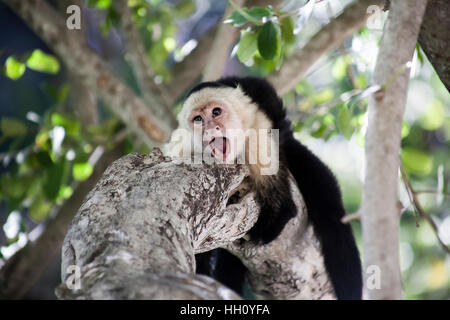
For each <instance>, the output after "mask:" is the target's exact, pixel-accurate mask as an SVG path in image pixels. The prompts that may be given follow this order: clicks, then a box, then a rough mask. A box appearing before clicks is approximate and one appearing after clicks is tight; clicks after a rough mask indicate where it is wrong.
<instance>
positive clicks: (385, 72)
mask: <svg viewBox="0 0 450 320" xmlns="http://www.w3.org/2000/svg"><path fill="white" fill-rule="evenodd" d="M425 6H426V0H414V1H403V0H395V1H391V7H390V11H389V16H388V20H387V21H386V24H385V27H384V32H383V37H382V40H381V45H380V52H379V54H378V58H377V64H376V67H375V74H374V79H373V82H374V83H375V84H378V85H380V86H382V88H381V89H380V90H379V91H378V92H376V93H375V94H374V95H372V96H371V97H370V99H369V107H368V119H369V123H368V129H367V137H366V176H365V182H364V200H363V215H362V231H363V232H362V234H363V242H364V261H365V266H366V272H369V273H370V278H367V280H368V281H366V286H365V289H367V292H366V293H367V297H368V298H369V299H401V298H402V287H401V274H400V267H399V245H398V243H399V240H398V230H399V221H400V219H399V215H400V214H399V209H398V206H397V203H398V169H399V153H400V142H401V126H402V119H403V112H404V109H405V103H406V93H407V89H408V80H409V70H410V69H409V67H408V66H407V63H408V62H409V61H411V60H412V57H413V54H414V49H415V47H416V43H417V36H418V33H419V29H420V24H421V21H422V17H423V13H424V10H425ZM406 70H407V71H408V72H405V71H406ZM378 276H379V280H380V282H379V284H380V285H377V282H378V281H376V280H374V279H375V278H377V277H378ZM374 277H375V278H374Z"/></svg>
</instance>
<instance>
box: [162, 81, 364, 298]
mask: <svg viewBox="0 0 450 320" xmlns="http://www.w3.org/2000/svg"><path fill="white" fill-rule="evenodd" d="M178 122H179V128H178V129H177V130H175V131H174V133H173V134H172V139H171V141H170V142H169V143H168V144H166V145H165V146H164V147H163V152H164V153H165V155H167V156H172V157H185V158H186V157H188V158H191V156H192V155H193V154H195V153H197V152H199V150H200V153H202V155H203V156H204V159H206V158H208V157H209V159H210V160H211V159H213V160H216V161H218V162H226V163H230V162H233V161H235V162H238V163H242V162H240V161H243V162H245V164H247V165H248V166H249V169H250V185H251V188H252V189H253V191H255V194H256V200H257V201H258V203H259V205H260V208H261V209H260V214H259V218H258V220H257V222H256V224H255V225H254V226H253V227H252V228H251V229H250V231H249V232H248V235H249V237H250V241H253V242H255V243H260V244H267V243H269V242H271V241H272V240H274V239H275V238H276V237H277V236H278V235H279V234H280V232H281V231H282V230H283V228H284V226H285V225H286V223H287V222H288V221H289V220H290V219H291V218H292V217H294V216H295V215H296V214H297V208H296V205H295V203H294V201H293V199H292V196H291V192H290V187H289V173H291V174H292V176H293V177H294V179H295V181H296V183H297V185H298V187H299V189H300V192H301V194H302V196H303V199H304V202H305V204H306V208H307V213H308V221H309V223H311V224H312V226H313V229H314V232H315V234H316V236H317V237H318V239H319V241H320V244H321V250H322V254H323V258H324V262H325V266H326V270H327V272H328V274H329V277H330V279H331V282H332V284H333V288H334V291H335V294H336V297H337V298H338V299H361V295H362V273H361V261H360V258H359V253H358V249H357V247H356V244H355V240H354V237H353V233H352V230H351V227H350V225H348V224H343V223H342V222H341V218H342V217H343V216H344V214H345V210H344V207H343V204H342V198H341V192H340V189H339V185H338V183H337V181H336V178H335V177H334V175H333V173H332V172H331V171H330V169H329V168H328V167H327V166H326V165H325V164H324V163H323V162H322V161H320V160H319V159H318V158H317V157H316V156H315V155H314V154H313V153H312V152H311V151H310V150H308V149H307V148H306V147H305V146H304V145H302V144H301V143H300V142H299V141H297V140H296V139H295V138H294V136H293V132H292V130H291V123H290V121H289V120H288V119H287V118H286V111H285V110H284V108H283V104H282V101H281V99H280V98H279V97H278V95H277V93H276V92H275V90H274V88H273V87H272V86H271V85H270V84H269V83H268V82H267V81H266V80H264V79H261V78H256V77H245V78H238V77H227V78H222V79H219V80H217V81H213V82H203V83H200V84H198V85H197V86H195V87H194V88H193V89H192V90H191V91H190V92H189V93H188V95H187V97H186V99H185V101H184V103H183V106H182V109H181V111H180V113H179V114H178ZM186 133H189V134H186ZM192 140H193V141H192ZM192 146H194V147H193V148H192ZM199 147H200V148H199ZM196 148H197V150H196ZM262 150H264V152H262ZM261 154H263V155H261ZM264 154H267V155H268V156H269V159H270V161H266V160H267V159H264ZM196 261H197V272H198V273H202V274H206V275H209V276H212V277H214V278H216V279H217V280H218V281H220V282H222V283H224V284H225V285H227V286H229V287H230V288H232V289H234V290H235V291H236V292H238V293H240V294H242V291H243V285H244V280H245V272H246V269H245V267H244V266H243V264H242V263H241V262H240V260H239V259H238V258H236V257H234V256H233V255H231V254H230V253H228V252H227V251H225V250H223V249H216V250H213V251H210V252H207V253H203V254H200V255H197V256H196Z"/></svg>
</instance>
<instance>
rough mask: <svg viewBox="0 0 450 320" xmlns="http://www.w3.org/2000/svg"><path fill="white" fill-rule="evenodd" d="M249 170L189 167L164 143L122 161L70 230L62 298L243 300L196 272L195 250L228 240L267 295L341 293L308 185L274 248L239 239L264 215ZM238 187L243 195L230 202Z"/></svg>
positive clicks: (107, 175)
mask: <svg viewBox="0 0 450 320" xmlns="http://www.w3.org/2000/svg"><path fill="white" fill-rule="evenodd" d="M247 174H248V172H247V169H246V168H245V167H244V166H221V165H194V164H183V163H181V164H180V163H177V162H176V161H172V160H171V159H170V158H165V157H163V156H162V155H161V154H160V152H159V150H157V149H156V150H154V151H153V152H152V153H151V154H150V155H147V156H145V155H137V154H131V155H128V156H126V157H123V158H122V159H120V160H118V161H116V162H115V163H114V164H113V165H112V166H111V167H110V168H109V169H108V170H107V171H106V172H105V174H104V176H103V178H102V179H101V180H100V181H99V183H98V184H97V186H96V187H95V188H94V189H93V190H92V191H91V193H90V194H89V195H88V197H87V198H86V200H85V202H84V204H83V205H82V206H81V208H80V210H79V212H78V214H77V215H76V217H75V219H74V220H73V223H72V225H71V227H70V229H69V232H68V233H67V236H66V239H65V241H64V245H63V252H62V257H63V263H62V282H63V284H62V285H61V286H60V287H59V288H58V290H57V295H58V297H59V298H60V299H71V298H79V299H137V298H139V299H228V298H238V296H237V295H236V294H234V293H232V292H231V291H230V290H228V289H226V288H225V287H224V286H222V285H220V284H219V283H217V282H216V281H214V280H212V279H209V278H208V277H204V276H198V275H195V274H194V272H195V259H194V254H195V253H200V252H204V251H207V250H210V249H214V248H217V247H224V246H230V249H232V250H233V252H235V253H236V254H238V255H239V256H241V258H242V260H243V261H244V263H246V264H247V265H248V266H249V268H250V270H251V279H252V285H253V286H254V288H255V291H257V292H260V293H261V295H263V294H264V296H271V297H275V298H310V299H311V298H324V297H333V293H332V289H331V287H330V282H329V280H328V278H327V276H326V272H325V269H324V266H323V262H322V260H321V258H320V254H319V253H318V250H319V249H318V243H317V240H316V239H315V237H314V235H313V234H312V229H311V227H310V226H309V225H308V226H307V225H306V217H305V212H304V209H303V207H304V205H303V201H302V199H301V197H300V195H299V193H298V190H297V191H296V192H297V194H296V199H297V200H296V201H297V203H298V205H299V208H300V209H301V210H299V216H298V217H297V218H295V219H292V220H291V221H290V222H289V223H288V226H287V227H286V228H285V230H283V233H282V236H280V237H279V238H277V239H276V240H275V241H274V242H273V243H271V245H269V246H255V245H250V244H248V243H246V242H245V241H243V242H244V243H243V244H237V243H234V244H231V243H232V241H234V240H236V239H238V238H241V237H242V236H243V235H245V233H246V232H247V231H248V230H249V229H250V228H251V227H252V226H253V224H254V223H255V221H256V219H257V216H258V212H259V208H258V205H257V204H256V202H255V199H254V194H253V193H252V192H247V193H245V192H243V190H245V188H244V189H243V188H242V186H243V185H244V186H245V184H243V185H242V184H241V183H242V181H243V180H244V178H245V177H246V176H247ZM237 190H240V192H239V199H238V201H237V202H235V201H233V203H232V204H228V200H229V198H230V197H231V196H232V195H233V194H235V192H236V191H237ZM233 198H235V197H233ZM305 230H306V231H305ZM303 231H305V232H303ZM238 242H241V241H238ZM298 242H301V243H300V244H299V243H298ZM272 254H274V256H273V257H270V255H272ZM291 255H292V256H291ZM278 259H281V260H278ZM71 265H76V266H78V267H80V269H81V289H80V290H78V291H72V290H70V289H69V288H68V287H67V285H66V284H65V282H66V281H67V280H69V279H70V276H71V275H70V273H69V274H68V273H66V270H68V269H67V267H69V266H71ZM261 266H263V268H259V267H261ZM306 278H308V279H306ZM308 280H309V281H308ZM310 288H314V290H313V289H310ZM316 290H317V292H319V293H320V295H318V294H317V293H316ZM300 291H301V292H300ZM313 291H314V292H313ZM322 292H325V294H324V293H322ZM309 294H310V295H309Z"/></svg>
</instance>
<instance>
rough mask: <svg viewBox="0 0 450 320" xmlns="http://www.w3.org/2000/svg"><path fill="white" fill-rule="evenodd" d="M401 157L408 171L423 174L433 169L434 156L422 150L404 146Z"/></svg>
mask: <svg viewBox="0 0 450 320" xmlns="http://www.w3.org/2000/svg"><path fill="white" fill-rule="evenodd" d="M401 157H402V161H403V164H404V165H405V168H406V170H407V171H408V172H411V173H416V174H421V175H423V174H427V173H430V172H431V170H432V169H433V158H432V157H431V155H429V154H426V153H425V152H423V151H421V150H418V149H413V148H403V149H402V153H401Z"/></svg>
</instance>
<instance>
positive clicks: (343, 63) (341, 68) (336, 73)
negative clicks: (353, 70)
mask: <svg viewBox="0 0 450 320" xmlns="http://www.w3.org/2000/svg"><path fill="white" fill-rule="evenodd" d="M331 74H332V75H333V78H334V79H336V80H342V79H344V78H345V77H346V76H347V59H346V58H345V57H339V58H337V59H336V62H335V63H334V65H333V69H332V71H331Z"/></svg>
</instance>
